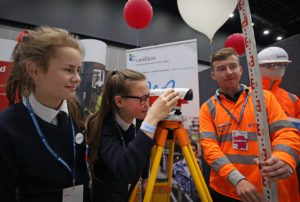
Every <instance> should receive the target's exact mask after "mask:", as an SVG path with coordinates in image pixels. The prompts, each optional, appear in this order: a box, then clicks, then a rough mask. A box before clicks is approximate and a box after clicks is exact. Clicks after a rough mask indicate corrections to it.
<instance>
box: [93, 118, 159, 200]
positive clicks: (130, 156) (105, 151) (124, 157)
mask: <svg viewBox="0 0 300 202" xmlns="http://www.w3.org/2000/svg"><path fill="white" fill-rule="evenodd" d="M135 133H136V135H135ZM121 135H122V136H123V138H124V140H123V141H122V140H121ZM153 145H154V140H152V139H151V138H149V137H148V136H147V135H146V134H144V132H143V131H141V130H137V131H136V132H135V130H128V131H124V130H122V128H121V127H120V125H119V124H117V122H116V121H115V118H114V117H113V115H109V116H107V117H106V118H105V119H104V122H103V128H102V134H101V137H100V148H99V151H98V160H97V161H96V163H95V165H94V173H95V176H96V177H97V179H98V180H94V181H93V192H92V195H93V201H94V202H125V201H128V198H129V196H130V191H129V189H128V187H129V186H128V184H132V185H134V184H135V183H136V182H137V181H138V179H139V177H142V178H144V179H145V178H147V177H148V170H149V157H150V152H151V148H152V146H153Z"/></svg>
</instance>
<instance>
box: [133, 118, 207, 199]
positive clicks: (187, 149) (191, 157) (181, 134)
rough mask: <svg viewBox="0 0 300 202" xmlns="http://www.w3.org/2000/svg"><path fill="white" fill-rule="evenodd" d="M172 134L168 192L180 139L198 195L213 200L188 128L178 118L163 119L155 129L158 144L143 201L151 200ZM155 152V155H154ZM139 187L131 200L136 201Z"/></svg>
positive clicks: (170, 186)
mask: <svg viewBox="0 0 300 202" xmlns="http://www.w3.org/2000/svg"><path fill="white" fill-rule="evenodd" d="M169 133H171V134H172V142H171V144H170V150H169V155H168V183H167V186H168V189H166V190H167V191H168V192H171V190H172V170H173V167H172V166H173V154H174V145H175V140H177V141H178V144H179V146H180V148H181V150H182V153H183V155H184V158H185V160H186V162H187V165H188V167H189V170H190V172H191V175H192V178H193V180H194V183H195V186H196V189H197V192H198V195H199V197H200V199H201V201H203V202H204V201H209V202H210V201H212V199H211V196H210V193H209V191H208V188H207V186H206V184H205V181H204V178H203V176H202V173H201V171H200V168H199V165H198V162H197V160H196V157H195V154H194V152H193V149H192V147H191V144H190V140H189V137H188V134H187V132H186V130H185V129H184V128H183V127H182V125H181V121H177V120H163V121H161V122H160V123H159V124H158V126H157V129H156V131H155V136H154V137H155V141H156V145H155V146H154V148H153V149H152V157H151V163H152V165H151V171H150V176H149V179H148V185H147V187H146V192H145V196H144V199H143V202H150V200H151V197H152V193H153V188H154V184H155V180H156V176H157V172H158V169H159V163H160V160H161V157H162V153H163V149H164V147H165V145H166V142H167V139H168V134H169ZM153 154H154V155H153ZM137 184H138V183H137ZM137 189H138V185H136V186H135V188H134V189H133V191H132V193H131V196H130V199H129V201H130V202H133V201H134V198H135V195H136V192H137Z"/></svg>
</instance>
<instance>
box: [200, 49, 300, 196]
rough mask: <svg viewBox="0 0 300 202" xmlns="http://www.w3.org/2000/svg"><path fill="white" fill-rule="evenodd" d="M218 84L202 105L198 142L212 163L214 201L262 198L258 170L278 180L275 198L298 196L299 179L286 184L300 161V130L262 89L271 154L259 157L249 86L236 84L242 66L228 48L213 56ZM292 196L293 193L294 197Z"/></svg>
mask: <svg viewBox="0 0 300 202" xmlns="http://www.w3.org/2000/svg"><path fill="white" fill-rule="evenodd" d="M211 67H212V71H211V77H212V79H214V80H216V82H217V83H218V85H219V89H218V90H217V91H216V94H215V95H214V96H212V97H211V98H210V99H209V100H207V101H206V102H205V103H204V104H203V105H202V106H201V109H200V133H201V136H200V143H201V146H202V148H203V151H204V159H205V160H206V162H207V163H208V164H209V165H210V167H211V168H212V169H211V172H210V187H211V189H212V190H211V195H212V198H213V200H214V201H222V202H223V201H247V202H248V201H249V202H250V201H251V202H252V201H253V202H254V201H255V202H256V201H262V200H263V196H262V183H261V175H264V176H266V177H269V179H270V180H274V181H276V182H277V192H278V198H279V201H282V202H283V201H284V202H287V201H292V200H293V202H294V201H297V197H298V194H297V189H298V185H297V184H294V185H292V184H288V182H289V177H290V176H291V175H292V174H293V173H294V172H295V168H296V165H297V164H298V162H299V154H300V134H299V132H298V130H297V129H296V128H295V127H294V125H293V124H292V123H291V122H290V121H289V119H288V117H287V116H286V114H285V113H284V111H283V110H282V108H281V107H280V105H279V103H278V102H277V100H276V98H275V97H274V96H273V95H272V93H270V92H268V91H264V98H265V106H266V110H267V120H268V127H269V131H270V139H271V146H272V157H271V158H270V159H268V160H267V161H265V162H261V165H262V166H261V169H260V168H259V165H258V164H259V163H258V160H257V158H258V156H259V145H258V140H257V134H256V124H255V117H254V107H253V101H252V91H251V89H250V88H248V87H247V86H245V85H242V84H240V79H241V75H242V67H241V66H240V63H239V58H238V55H237V54H236V52H235V51H234V50H233V49H232V48H224V49H221V50H219V51H217V52H216V53H214V54H213V56H212V58H211ZM295 197H296V198H295Z"/></svg>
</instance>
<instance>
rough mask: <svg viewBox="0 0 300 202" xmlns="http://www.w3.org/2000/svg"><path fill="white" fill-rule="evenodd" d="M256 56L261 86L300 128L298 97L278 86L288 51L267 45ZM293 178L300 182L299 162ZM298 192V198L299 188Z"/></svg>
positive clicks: (299, 101)
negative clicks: (269, 92)
mask: <svg viewBox="0 0 300 202" xmlns="http://www.w3.org/2000/svg"><path fill="white" fill-rule="evenodd" d="M257 57H258V64H259V67H260V72H261V77H262V85H263V88H264V89H265V90H269V91H271V93H273V95H274V96H275V97H276V99H277V101H278V102H279V104H280V105H281V107H282V109H283V110H284V112H285V113H286V115H287V116H288V117H290V119H291V121H292V122H294V124H295V125H296V126H297V127H298V129H300V99H299V98H298V97H297V96H296V95H294V94H292V93H290V92H288V91H286V90H284V89H283V88H281V87H280V86H279V85H280V84H281V81H282V78H283V76H284V73H285V70H286V68H287V66H288V64H289V63H291V62H292V61H291V60H289V56H288V53H287V52H286V51H285V50H284V49H283V48H280V47H268V48H265V49H263V50H262V51H260V52H259V53H258V55H257ZM297 119H298V120H297ZM293 180H298V182H294V183H298V184H299V182H300V165H299V164H298V166H297V172H295V173H294V174H293V175H292V176H291V179H290V181H293ZM294 183H293V184H294ZM298 194H299V198H300V189H299V190H298ZM299 201H300V199H299Z"/></svg>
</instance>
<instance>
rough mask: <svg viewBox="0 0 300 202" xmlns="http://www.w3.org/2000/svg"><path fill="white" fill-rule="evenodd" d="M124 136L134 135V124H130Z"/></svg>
mask: <svg viewBox="0 0 300 202" xmlns="http://www.w3.org/2000/svg"><path fill="white" fill-rule="evenodd" d="M126 134H133V135H135V125H134V124H130V126H129V128H128V129H127V130H126Z"/></svg>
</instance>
